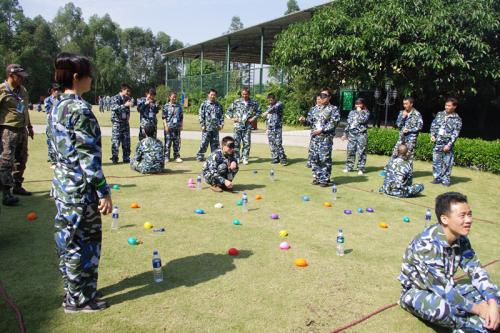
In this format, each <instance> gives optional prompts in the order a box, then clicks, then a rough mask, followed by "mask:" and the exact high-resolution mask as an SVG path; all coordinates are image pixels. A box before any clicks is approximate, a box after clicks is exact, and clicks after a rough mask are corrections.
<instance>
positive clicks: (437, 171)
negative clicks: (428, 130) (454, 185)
mask: <svg viewBox="0 0 500 333" xmlns="http://www.w3.org/2000/svg"><path fill="white" fill-rule="evenodd" d="M443 148H444V146H443V145H438V144H436V145H435V146H434V149H433V150H432V175H433V176H434V178H435V179H437V180H438V181H441V182H442V183H443V184H450V181H451V169H452V168H453V163H454V161H455V156H454V153H453V149H451V150H449V151H447V152H444V151H443Z"/></svg>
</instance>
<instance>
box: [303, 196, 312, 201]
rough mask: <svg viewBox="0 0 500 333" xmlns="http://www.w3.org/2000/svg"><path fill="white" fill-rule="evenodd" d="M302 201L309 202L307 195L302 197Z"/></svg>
mask: <svg viewBox="0 0 500 333" xmlns="http://www.w3.org/2000/svg"><path fill="white" fill-rule="evenodd" d="M302 200H303V201H309V200H311V199H310V198H309V197H308V196H307V195H304V196H302Z"/></svg>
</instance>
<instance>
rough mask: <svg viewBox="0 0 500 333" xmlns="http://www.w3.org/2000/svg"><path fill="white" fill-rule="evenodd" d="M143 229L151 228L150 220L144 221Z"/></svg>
mask: <svg viewBox="0 0 500 333" xmlns="http://www.w3.org/2000/svg"><path fill="white" fill-rule="evenodd" d="M144 229H153V225H152V224H151V222H146V223H144Z"/></svg>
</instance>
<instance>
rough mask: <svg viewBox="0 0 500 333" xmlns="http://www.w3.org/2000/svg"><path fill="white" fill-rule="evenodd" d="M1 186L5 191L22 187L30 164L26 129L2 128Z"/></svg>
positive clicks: (0, 150)
mask: <svg viewBox="0 0 500 333" xmlns="http://www.w3.org/2000/svg"><path fill="white" fill-rule="evenodd" d="M0 138H1V139H2V144H1V145H0V184H3V188H4V189H6V190H7V189H10V188H11V187H13V186H17V187H20V186H21V185H22V183H23V180H24V178H23V175H24V170H25V169H26V162H28V132H27V130H26V128H25V127H21V128H14V127H3V126H0Z"/></svg>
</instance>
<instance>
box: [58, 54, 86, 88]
mask: <svg viewBox="0 0 500 333" xmlns="http://www.w3.org/2000/svg"><path fill="white" fill-rule="evenodd" d="M54 67H55V69H56V73H55V81H56V82H57V83H58V84H59V85H60V86H61V88H62V89H66V88H67V89H71V88H73V75H74V74H77V76H78V78H84V77H92V65H91V64H90V60H89V59H88V58H87V57H85V56H82V55H79V54H74V53H68V52H62V53H59V54H58V55H57V57H56V61H55V63H54Z"/></svg>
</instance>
